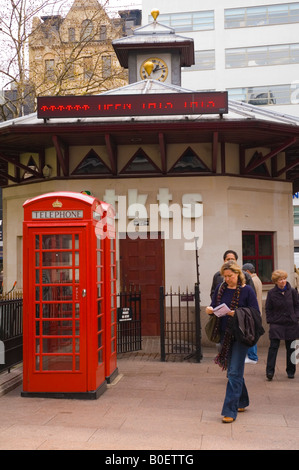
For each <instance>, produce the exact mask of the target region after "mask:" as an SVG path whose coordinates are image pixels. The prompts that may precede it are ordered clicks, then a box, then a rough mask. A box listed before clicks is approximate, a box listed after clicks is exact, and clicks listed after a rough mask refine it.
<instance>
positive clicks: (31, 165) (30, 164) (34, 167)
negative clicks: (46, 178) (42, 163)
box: [23, 155, 39, 180]
mask: <svg viewBox="0 0 299 470" xmlns="http://www.w3.org/2000/svg"><path fill="white" fill-rule="evenodd" d="M27 166H28V167H29V168H31V169H32V170H35V171H39V170H38V167H37V165H36V163H35V161H34V158H33V157H32V155H31V156H30V158H29V160H28V163H27ZM33 177H34V175H33V174H32V173H30V171H25V172H24V174H23V179H24V180H26V179H28V178H33Z"/></svg>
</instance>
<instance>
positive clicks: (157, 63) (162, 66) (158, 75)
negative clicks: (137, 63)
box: [140, 57, 168, 82]
mask: <svg viewBox="0 0 299 470" xmlns="http://www.w3.org/2000/svg"><path fill="white" fill-rule="evenodd" d="M150 63H152V67H151V66H150ZM167 75H168V66H167V64H166V62H165V61H164V60H163V59H160V58H158V57H149V58H148V59H146V60H144V61H143V62H142V64H141V67H140V77H141V78H142V80H145V79H147V78H151V79H152V80H159V82H164V81H165V80H166V78H167Z"/></svg>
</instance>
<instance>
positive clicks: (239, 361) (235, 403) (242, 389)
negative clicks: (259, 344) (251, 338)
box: [222, 341, 249, 419]
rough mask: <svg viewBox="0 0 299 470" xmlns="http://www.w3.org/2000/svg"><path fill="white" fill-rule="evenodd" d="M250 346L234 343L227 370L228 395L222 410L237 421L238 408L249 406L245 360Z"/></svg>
mask: <svg viewBox="0 0 299 470" xmlns="http://www.w3.org/2000/svg"><path fill="white" fill-rule="evenodd" d="M247 351H248V346H246V345H245V344H242V343H239V342H238V341H234V342H233V346H232V353H231V359H230V362H229V365H228V369H227V378H228V382H227V387H226V395H225V399H224V403H223V408H222V415H223V416H229V417H230V418H234V419H236V417H237V414H238V408H245V407H246V406H248V405H249V397H248V392H247V388H246V385H245V381H244V367H245V364H244V363H245V358H246V355H247Z"/></svg>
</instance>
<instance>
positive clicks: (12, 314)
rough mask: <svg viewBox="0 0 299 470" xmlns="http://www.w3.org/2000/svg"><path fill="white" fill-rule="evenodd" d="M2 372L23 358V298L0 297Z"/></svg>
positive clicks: (17, 296) (0, 367)
mask: <svg viewBox="0 0 299 470" xmlns="http://www.w3.org/2000/svg"><path fill="white" fill-rule="evenodd" d="M0 341H1V354H0V372H2V371H3V370H7V369H8V370H10V368H11V367H12V366H14V365H16V364H19V363H20V362H22V360H23V299H22V298H21V296H19V295H18V294H15V295H14V298H5V297H4V298H2V299H0Z"/></svg>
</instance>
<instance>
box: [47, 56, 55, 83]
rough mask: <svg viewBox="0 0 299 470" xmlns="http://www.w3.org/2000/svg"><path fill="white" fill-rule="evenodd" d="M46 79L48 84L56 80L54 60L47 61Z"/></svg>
mask: <svg viewBox="0 0 299 470" xmlns="http://www.w3.org/2000/svg"><path fill="white" fill-rule="evenodd" d="M45 79H46V81H47V82H53V81H54V79H55V74H54V59H47V60H45Z"/></svg>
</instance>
